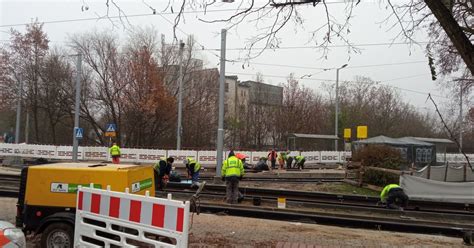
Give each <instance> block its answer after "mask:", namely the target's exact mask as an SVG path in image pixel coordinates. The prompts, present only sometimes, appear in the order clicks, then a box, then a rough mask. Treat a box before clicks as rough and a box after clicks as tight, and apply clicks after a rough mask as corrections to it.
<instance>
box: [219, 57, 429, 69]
mask: <svg viewBox="0 0 474 248" xmlns="http://www.w3.org/2000/svg"><path fill="white" fill-rule="evenodd" d="M228 62H230V61H228ZM421 63H427V62H426V61H425V60H418V61H404V62H395V63H384V64H370V65H355V66H347V69H350V68H366V67H380V66H392V65H408V64H421ZM248 64H249V65H263V66H275V67H287V68H296V69H308V70H323V71H330V70H333V69H334V68H330V67H310V66H300V65H285V64H269V63H258V62H248Z"/></svg>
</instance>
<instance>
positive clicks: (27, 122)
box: [25, 107, 30, 144]
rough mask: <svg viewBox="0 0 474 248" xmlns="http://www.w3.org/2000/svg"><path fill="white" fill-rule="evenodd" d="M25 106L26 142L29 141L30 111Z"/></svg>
mask: <svg viewBox="0 0 474 248" xmlns="http://www.w3.org/2000/svg"><path fill="white" fill-rule="evenodd" d="M25 108H26V123H25V143H26V144H28V143H29V141H30V112H29V111H28V108H27V107H25Z"/></svg>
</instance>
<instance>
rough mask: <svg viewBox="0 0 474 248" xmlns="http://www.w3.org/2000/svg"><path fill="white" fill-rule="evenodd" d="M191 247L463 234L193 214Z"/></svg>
mask: <svg viewBox="0 0 474 248" xmlns="http://www.w3.org/2000/svg"><path fill="white" fill-rule="evenodd" d="M193 222H194V223H193V226H192V229H191V234H190V247H280V246H282V245H290V246H288V247H294V246H296V247H298V246H300V247H302V246H310V245H314V246H316V247H318V246H321V247H462V246H463V245H462V240H461V238H450V237H443V236H432V235H421V234H409V233H395V232H385V231H376V230H365V229H350V228H342V227H333V226H325V225H317V224H304V223H289V222H284V221H273V220H259V219H253V218H242V217H233V216H217V215H210V214H201V215H199V216H196V215H195V216H194V221H193Z"/></svg>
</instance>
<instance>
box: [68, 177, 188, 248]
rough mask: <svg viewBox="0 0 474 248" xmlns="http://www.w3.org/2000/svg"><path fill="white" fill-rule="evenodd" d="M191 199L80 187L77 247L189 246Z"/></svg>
mask: <svg viewBox="0 0 474 248" xmlns="http://www.w3.org/2000/svg"><path fill="white" fill-rule="evenodd" d="M189 208H190V203H189V201H187V202H185V203H183V202H182V201H176V200H171V195H168V199H163V198H156V197H150V196H149V194H148V192H147V195H146V196H142V195H135V194H129V193H128V189H127V192H126V193H122V192H115V191H111V190H110V186H108V187H107V190H102V189H94V188H93V187H92V185H91V187H90V188H87V187H81V188H79V190H78V193H77V206H76V224H75V229H74V247H111V246H112V247H179V248H185V247H188V236H189V217H190V216H189Z"/></svg>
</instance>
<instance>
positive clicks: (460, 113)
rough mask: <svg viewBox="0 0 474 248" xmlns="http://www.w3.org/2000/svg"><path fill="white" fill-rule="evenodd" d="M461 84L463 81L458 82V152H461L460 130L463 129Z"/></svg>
mask: <svg viewBox="0 0 474 248" xmlns="http://www.w3.org/2000/svg"><path fill="white" fill-rule="evenodd" d="M462 84H463V82H459V85H460V86H461V92H459V93H460V94H459V152H461V153H462V131H463V124H462V119H463V118H462Z"/></svg>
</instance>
